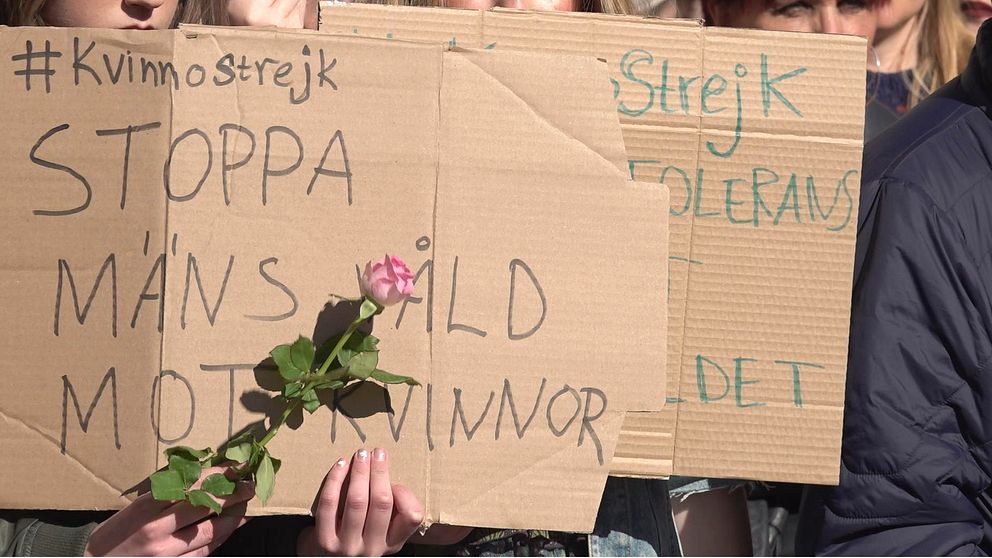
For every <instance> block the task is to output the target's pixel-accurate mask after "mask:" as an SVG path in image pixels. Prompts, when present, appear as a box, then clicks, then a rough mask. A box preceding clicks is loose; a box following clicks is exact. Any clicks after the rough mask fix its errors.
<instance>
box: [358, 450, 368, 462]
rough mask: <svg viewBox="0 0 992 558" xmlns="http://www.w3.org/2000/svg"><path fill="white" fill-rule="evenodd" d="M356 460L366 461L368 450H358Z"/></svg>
mask: <svg viewBox="0 0 992 558" xmlns="http://www.w3.org/2000/svg"><path fill="white" fill-rule="evenodd" d="M358 460H359V461H368V460H369V452H368V451H367V450H364V449H360V450H358Z"/></svg>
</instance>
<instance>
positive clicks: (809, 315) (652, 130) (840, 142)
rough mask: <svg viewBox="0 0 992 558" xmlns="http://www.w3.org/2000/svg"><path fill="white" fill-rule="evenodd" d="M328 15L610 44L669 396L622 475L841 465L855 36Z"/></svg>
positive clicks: (343, 23) (860, 75)
mask: <svg viewBox="0 0 992 558" xmlns="http://www.w3.org/2000/svg"><path fill="white" fill-rule="evenodd" d="M321 29H322V30H324V31H327V32H331V33H340V34H347V35H359V36H367V37H387V38H393V39H409V40H418V41H429V42H443V43H445V44H451V45H461V46H466V47H472V48H486V49H493V50H497V51H505V50H515V49H525V50H530V51H543V52H547V51H555V52H560V53H570V54H590V55H595V56H597V57H599V58H601V59H604V60H606V61H607V63H608V64H609V68H610V74H611V83H612V86H613V99H614V101H613V106H614V108H615V109H616V111H617V113H618V115H619V117H620V120H621V123H622V127H623V136H624V143H625V144H626V148H627V156H628V159H629V163H628V169H629V172H630V175H631V177H633V178H635V179H636V180H641V181H649V182H663V183H665V184H667V185H668V186H669V187H670V188H671V192H672V205H671V211H670V215H671V218H672V234H671V255H670V261H671V264H672V270H671V271H672V276H671V277H672V278H671V285H670V291H669V292H670V302H671V306H670V310H671V312H670V322H669V340H668V363H669V374H668V390H667V391H668V396H667V405H666V409H665V410H664V411H663V412H657V413H633V414H630V415H628V417H627V420H626V422H625V424H624V431H623V435H622V437H621V442H620V445H619V447H618V449H617V453H616V457H615V460H614V465H613V472H614V474H618V475H632V476H667V475H670V474H678V475H686V476H705V477H730V478H749V479H760V480H769V481H793V482H806V483H824V484H832V483H836V482H837V480H838V475H839V464H840V443H841V427H842V420H843V403H844V380H845V373H846V365H847V336H848V321H849V314H850V300H851V274H852V268H853V261H854V240H855V226H856V222H857V213H858V192H859V184H860V169H861V148H862V136H863V119H864V103H865V95H864V88H865V58H866V56H865V51H866V44H865V41H864V39H861V38H857V37H842V36H827V35H812V34H795V33H771V32H759V31H745V30H735V29H719V28H704V27H702V26H701V24H700V23H699V22H695V21H678V20H658V19H644V18H635V17H616V16H603V15H595V14H561V13H557V14H556V13H533V12H516V11H510V10H495V11H493V12H485V13H484V12H475V11H461V10H443V9H426V8H397V7H383V6H366V5H356V4H348V5H344V4H334V3H330V2H324V3H323V7H322V17H321ZM563 91H564V90H563Z"/></svg>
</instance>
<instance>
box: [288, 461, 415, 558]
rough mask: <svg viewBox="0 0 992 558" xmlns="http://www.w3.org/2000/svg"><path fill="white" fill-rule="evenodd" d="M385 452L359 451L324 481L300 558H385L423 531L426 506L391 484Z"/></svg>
mask: <svg viewBox="0 0 992 558" xmlns="http://www.w3.org/2000/svg"><path fill="white" fill-rule="evenodd" d="M388 459H389V458H388V456H387V455H386V451H385V450H383V449H377V450H375V451H373V452H372V454H371V455H370V454H369V452H368V451H366V450H364V449H363V450H359V451H358V452H357V453H356V454H355V456H354V457H353V458H352V460H351V463H350V465H349V463H348V462H347V461H345V460H344V459H339V460H338V461H337V463H335V464H334V466H333V467H331V470H330V471H329V472H328V473H327V476H326V477H325V478H324V484H323V486H322V487H321V490H320V495H319V496H318V499H317V512H316V514H315V515H316V525H315V526H314V527H310V528H307V529H306V530H304V531H303V532H302V533H300V536H299V538H298V539H297V553H298V554H299V555H300V556H381V555H383V554H392V553H395V552H398V551H399V550H400V548H401V547H402V546H403V544H404V543H405V542H406V541H407V539H409V538H410V536H411V535H413V533H414V531H416V530H417V528H418V527H420V524H421V521H423V518H424V510H423V506H421V505H420V502H418V501H417V498H416V496H414V495H413V493H412V492H410V490H409V489H407V488H406V487H405V486H403V485H401V484H395V485H391V484H390V480H389V460H388Z"/></svg>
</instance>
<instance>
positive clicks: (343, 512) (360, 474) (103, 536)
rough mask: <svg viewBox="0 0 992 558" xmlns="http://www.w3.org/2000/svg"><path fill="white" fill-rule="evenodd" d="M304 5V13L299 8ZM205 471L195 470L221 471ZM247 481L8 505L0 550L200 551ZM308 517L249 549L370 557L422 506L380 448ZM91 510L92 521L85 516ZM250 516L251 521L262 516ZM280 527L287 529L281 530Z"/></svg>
mask: <svg viewBox="0 0 992 558" xmlns="http://www.w3.org/2000/svg"><path fill="white" fill-rule="evenodd" d="M311 9H312V11H313V17H312V18H311V17H309V15H308V14H307V13H304V11H305V10H307V11H309V10H311ZM0 15H2V16H3V18H4V19H2V20H0V24H6V25H53V26H65V27H98V28H119V29H124V28H131V29H167V28H169V27H172V26H174V25H175V24H176V23H179V22H191V23H218V22H223V23H228V24H240V25H282V26H290V27H303V26H304V25H306V24H307V23H308V22H314V21H316V4H315V2H313V0H310V1H309V2H307V1H302V0H264V1H263V0H229V1H225V0H213V1H212V2H201V1H200V0H123V1H122V0H27V1H24V0H0ZM224 470H225V469H223V468H214V469H209V470H207V471H206V472H205V473H204V474H203V475H201V477H202V478H206V476H208V475H210V474H213V473H216V472H223V471H224ZM253 496H254V490H253V488H252V487H251V486H250V485H249V484H248V483H244V482H242V483H239V486H238V488H237V490H236V491H235V492H234V494H232V495H231V496H228V497H225V498H218V502H219V503H220V504H221V505H222V507H223V509H224V511H223V513H220V514H216V515H215V514H213V513H211V512H210V511H209V510H208V509H206V508H202V507H193V506H191V505H189V504H188V503H186V502H179V503H170V502H159V501H156V500H155V499H153V498H152V497H151V494H149V493H145V494H142V495H140V496H139V497H138V498H136V499H135V500H134V501H133V502H132V503H131V504H129V505H128V506H127V507H125V508H124V509H123V510H121V511H120V512H117V513H116V514H114V515H113V516H111V517H109V518H105V515H104V514H98V515H94V514H78V513H77V514H74V513H68V512H49V513H44V514H42V513H39V512H32V511H22V512H18V511H13V510H9V511H7V512H5V513H3V514H0V554H2V555H3V556H11V555H15V556H17V555H20V556H82V555H86V556H109V555H125V556H207V555H209V554H210V553H212V552H215V551H217V550H220V547H221V545H222V544H223V543H224V542H225V541H226V540H227V539H228V537H230V536H231V534H232V533H234V531H235V530H236V529H238V528H239V527H240V526H242V525H244V524H245V523H246V522H247V521H248V518H246V517H245V515H244V514H245V509H246V504H247V502H248V500H250V499H251V498H252V497H253ZM316 501H317V508H316V513H315V519H314V520H312V521H306V522H304V523H302V524H298V525H297V528H296V529H295V530H293V531H287V530H286V529H281V530H279V531H278V533H277V532H276V530H275V529H273V528H269V529H265V528H260V529H258V531H259V532H260V533H263V534H267V535H268V534H273V535H275V534H278V535H279V536H278V537H277V536H273V537H272V538H271V540H267V541H265V542H264V546H255V547H253V548H248V547H244V546H241V547H239V549H240V552H238V553H239V554H245V553H246V550H247V551H250V552H254V551H257V549H259V548H267V549H268V550H270V551H272V552H274V553H276V554H281V555H295V554H297V553H300V554H304V555H343V556H349V555H353V556H377V555H382V554H385V553H393V552H396V551H398V550H400V548H402V546H403V544H404V543H405V542H406V540H407V539H408V538H409V537H410V536H411V535H412V534H413V533H414V532H415V531H416V530H417V529H418V528H419V527H420V525H421V522H422V520H423V515H424V512H423V507H422V505H421V504H420V502H419V501H418V500H417V498H416V496H414V495H413V493H411V492H410V491H409V490H408V489H407V488H405V487H404V486H403V485H401V484H395V485H394V484H392V483H391V482H390V479H389V457H388V455H387V454H386V452H385V450H382V449H376V450H374V451H372V452H369V451H367V450H364V449H362V450H359V451H358V452H356V453H355V455H354V457H353V458H352V459H351V460H345V459H340V460H338V461H337V462H336V463H335V464H334V465H332V466H331V469H330V471H329V472H328V473H327V476H326V478H325V479H324V482H323V485H322V486H321V488H320V490H319V493H318V495H317V498H316ZM94 519H96V520H97V521H93V520H94ZM263 522H264V520H259V521H258V523H263ZM287 533H290V534H291V535H292V536H286V535H287Z"/></svg>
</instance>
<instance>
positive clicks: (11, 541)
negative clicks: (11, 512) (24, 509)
mask: <svg viewBox="0 0 992 558" xmlns="http://www.w3.org/2000/svg"><path fill="white" fill-rule="evenodd" d="M95 527H96V524H95V523H89V524H86V525H82V526H78V527H65V526H60V525H55V524H52V523H46V522H44V521H42V520H40V519H37V518H27V517H22V518H19V519H16V518H7V517H0V551H2V555H3V556H82V555H83V553H84V551H85V550H86V543H87V542H88V541H89V538H90V533H92V532H93V529H94V528H95Z"/></svg>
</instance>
